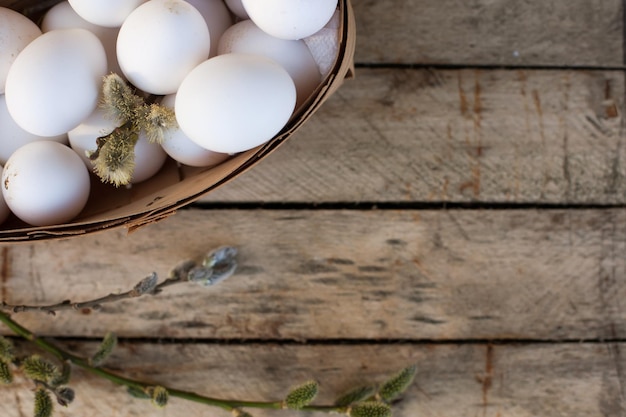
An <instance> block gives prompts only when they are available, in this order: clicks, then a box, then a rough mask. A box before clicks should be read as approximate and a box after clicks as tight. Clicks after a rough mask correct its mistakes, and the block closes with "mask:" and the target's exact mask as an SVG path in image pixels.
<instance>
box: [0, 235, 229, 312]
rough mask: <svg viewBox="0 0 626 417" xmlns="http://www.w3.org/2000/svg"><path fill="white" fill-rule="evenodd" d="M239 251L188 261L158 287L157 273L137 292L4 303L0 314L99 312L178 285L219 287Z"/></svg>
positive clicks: (138, 286) (223, 249)
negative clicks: (39, 302)
mask: <svg viewBox="0 0 626 417" xmlns="http://www.w3.org/2000/svg"><path fill="white" fill-rule="evenodd" d="M236 255H237V250H236V249H235V248H232V247H227V246H226V247H221V248H218V249H216V250H214V251H212V252H210V253H209V254H208V255H207V256H206V257H205V258H204V260H203V261H202V264H201V265H197V264H196V262H194V261H187V262H184V263H182V264H180V265H178V266H177V267H176V268H175V269H174V270H173V271H172V272H171V274H170V277H168V278H167V279H166V280H164V281H163V282H161V283H157V281H158V277H157V274H156V272H153V273H152V274H151V275H149V276H147V277H146V278H144V279H142V280H141V281H139V282H138V283H137V284H136V285H135V286H134V287H133V289H131V290H129V291H126V292H123V293H116V294H113V293H112V294H109V295H106V296H104V297H99V298H95V299H92V300H88V301H81V302H73V301H71V300H64V301H61V302H59V303H56V304H50V305H41V306H34V305H13V304H9V303H6V302H5V301H4V300H3V301H2V302H0V310H2V311H5V312H7V313H22V312H26V311H38V312H44V313H48V314H51V315H55V314H56V312H57V311H61V310H82V309H85V308H89V309H98V308H99V307H101V306H102V304H105V303H112V302H115V301H120V300H126V299H129V298H136V297H141V296H142V295H146V294H149V295H156V294H159V293H160V292H161V291H162V290H163V288H166V287H169V286H171V285H175V284H181V283H185V282H189V281H193V282H196V283H200V284H201V285H204V286H211V285H215V284H217V283H219V282H222V281H224V280H225V279H226V278H228V277H229V276H231V275H232V274H233V273H234V271H235V268H236V267H237V263H236V261H235V256H236Z"/></svg>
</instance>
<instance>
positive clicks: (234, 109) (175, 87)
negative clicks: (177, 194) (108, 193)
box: [0, 0, 339, 226]
mask: <svg viewBox="0 0 626 417" xmlns="http://www.w3.org/2000/svg"><path fill="white" fill-rule="evenodd" d="M338 26H339V24H338V12H337V0H187V1H184V0H69V1H65V2H61V3H58V4H57V5H56V6H54V7H52V8H51V9H50V10H49V11H48V12H47V13H46V14H45V16H44V17H43V19H42V20H41V22H40V24H39V25H37V24H35V23H34V22H33V21H31V20H29V19H28V18H27V17H25V16H23V15H21V14H19V13H17V12H15V11H13V10H10V9H8V8H2V7H0V164H1V165H3V166H4V169H3V172H2V197H3V198H2V199H0V222H2V221H4V220H5V219H6V218H7V217H8V216H9V214H10V212H13V213H14V214H15V216H17V217H18V218H19V219H21V220H22V221H24V222H26V223H28V224H30V225H33V226H46V225H53V224H60V223H64V222H67V221H70V220H71V219H73V218H74V217H76V216H77V215H78V214H79V213H80V212H81V211H82V209H83V208H84V206H85V204H86V203H87V200H88V198H89V193H90V184H91V178H90V176H91V175H92V163H91V161H89V159H88V158H87V157H86V151H92V150H95V148H96V139H97V138H98V137H101V136H104V135H107V134H108V133H110V132H111V131H113V129H114V128H115V127H116V124H118V123H119V122H118V121H115V120H111V119H110V118H108V117H107V115H105V114H103V112H102V110H101V109H100V107H99V106H98V104H99V100H100V95H101V86H102V79H103V77H104V76H105V75H106V74H108V73H111V72H115V73H117V74H119V75H121V76H122V77H123V78H124V79H126V80H127V81H128V82H129V83H130V84H131V85H133V86H134V87H135V88H137V91H138V94H140V95H144V96H145V97H147V96H159V97H160V98H161V99H160V104H161V105H163V106H167V107H170V108H172V109H174V111H175V114H176V120H177V122H178V125H179V129H177V130H175V131H173V132H172V133H171V135H170V137H168V138H167V139H166V140H165V142H164V143H163V144H162V145H159V144H154V143H149V142H148V140H147V139H146V138H145V137H143V135H140V138H139V141H138V143H137V145H136V148H135V169H134V172H133V177H132V181H131V183H135V184H136V183H138V182H141V181H144V180H146V179H148V178H150V177H151V176H153V175H154V174H156V172H158V171H159V170H160V168H161V167H162V165H163V164H164V162H165V160H166V159H167V158H168V155H169V157H171V158H173V159H174V160H176V161H177V162H178V163H180V164H183V165H189V166H195V167H203V166H212V165H215V164H217V163H219V162H221V161H223V160H224V159H226V158H228V157H229V155H232V154H235V153H238V152H242V151H246V150H249V149H252V148H254V147H256V146H258V145H261V144H263V143H265V142H267V141H268V140H270V139H271V138H272V137H274V136H275V135H276V134H277V133H278V132H279V131H280V130H281V129H282V128H283V127H284V126H285V124H286V123H287V122H288V120H289V118H290V117H291V116H292V114H293V112H294V110H295V109H297V108H298V106H300V105H301V104H302V103H303V102H304V101H305V100H306V99H307V98H308V97H309V96H310V95H311V93H312V92H313V91H314V90H315V89H316V88H317V87H318V86H319V85H320V82H321V81H322V79H323V78H324V77H325V76H326V75H327V74H328V72H329V71H330V65H331V63H332V62H333V60H334V57H335V55H336V51H337V46H338V45H337V36H338V35H337V29H338ZM320 45H321V46H320Z"/></svg>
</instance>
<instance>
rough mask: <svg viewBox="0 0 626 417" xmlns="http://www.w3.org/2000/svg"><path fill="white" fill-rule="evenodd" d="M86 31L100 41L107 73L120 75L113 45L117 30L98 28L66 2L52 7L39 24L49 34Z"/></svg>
mask: <svg viewBox="0 0 626 417" xmlns="http://www.w3.org/2000/svg"><path fill="white" fill-rule="evenodd" d="M75 28H82V29H87V30H88V31H90V32H91V33H93V34H94V35H96V36H97V37H98V39H100V42H102V46H104V50H105V51H106V54H107V64H108V72H114V73H116V74H120V75H122V70H121V69H120V66H119V65H118V63H117V52H116V51H115V43H116V42H117V33H118V32H119V31H120V30H119V28H110V27H104V26H98V25H95V24H93V23H91V22H88V21H86V20H85V19H83V18H82V17H80V16H79V15H78V13H76V11H74V9H73V8H72V6H71V5H70V4H69V2H67V1H63V2H61V3H58V4H57V5H55V6H54V7H52V8H51V9H50V10H48V12H47V13H46V14H45V15H44V17H43V20H42V22H41V30H42V31H43V32H44V33H45V32H50V31H51V30H55V29H75Z"/></svg>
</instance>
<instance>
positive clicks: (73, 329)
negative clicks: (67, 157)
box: [0, 209, 626, 340]
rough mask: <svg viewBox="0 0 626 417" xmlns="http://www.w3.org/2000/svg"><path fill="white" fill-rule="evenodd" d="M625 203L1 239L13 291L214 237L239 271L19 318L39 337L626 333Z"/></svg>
mask: <svg viewBox="0 0 626 417" xmlns="http://www.w3.org/2000/svg"><path fill="white" fill-rule="evenodd" d="M624 225H626V212H624V211H623V210H617V209H616V210H582V211H579V210H539V211H536V210H512V211H510V210H503V211H495V210H493V211H491V210H485V211H476V210H448V211H417V210H405V211H402V210H400V211H396V210H372V211H343V210H312V211H308V210H296V211H289V210H287V211H282V210H277V211H266V210H247V211H246V210H240V211H237V210H215V211H213V210H209V211H205V210H185V211H182V212H180V213H178V214H177V215H175V216H174V217H172V218H169V219H167V220H165V221H163V222H161V223H157V224H154V225H150V226H147V227H145V228H144V229H141V230H139V231H137V232H135V233H134V234H131V235H129V236H127V237H123V236H122V234H121V232H119V231H114V232H105V233H102V234H97V235H93V236H89V237H81V238H75V239H71V240H67V241H61V242H52V243H36V244H33V245H24V246H12V247H3V248H2V251H1V252H0V254H1V257H2V264H3V265H4V266H3V268H1V270H2V271H3V272H2V280H1V282H2V286H1V287H0V289H1V291H2V295H3V297H2V298H4V299H6V300H7V301H9V302H11V303H52V302H58V301H61V300H64V299H66V298H70V299H73V300H76V301H78V300H81V299H85V298H87V297H88V298H93V297H95V296H98V295H105V294H108V293H111V292H118V291H122V290H128V289H130V288H132V287H133V285H134V284H135V283H136V282H138V281H139V279H141V278H142V277H143V276H144V275H147V274H148V273H150V272H151V271H153V270H154V271H157V272H158V273H159V274H161V275H165V274H166V273H167V271H168V270H169V269H170V268H171V267H172V266H173V265H174V264H176V263H178V262H179V261H181V260H183V259H187V258H189V257H194V256H196V255H197V254H201V253H202V252H203V251H205V250H208V249H212V248H214V247H217V246H220V245H234V246H236V247H238V248H239V249H240V252H241V253H240V265H241V268H240V270H239V273H238V274H237V275H236V276H235V277H233V278H231V279H230V280H229V281H227V282H225V283H223V284H220V285H219V286H218V287H213V288H208V289H199V288H198V287H197V286H196V285H195V284H189V285H185V286H180V287H178V288H176V287H174V288H172V289H171V291H168V293H167V294H165V295H162V296H157V297H144V298H140V299H137V300H133V301H125V302H120V303H118V304H115V305H111V306H108V307H107V306H105V307H104V308H103V309H102V311H100V312H97V313H92V314H90V315H84V314H81V313H80V312H71V311H70V312H63V313H60V314H59V315H58V316H57V317H54V318H52V317H45V316H42V315H41V314H31V313H29V314H23V315H21V316H20V317H21V320H23V322H24V323H25V324H27V325H28V327H31V328H33V329H34V330H36V331H37V332H39V333H43V334H46V335H69V336H94V335H99V334H102V333H104V332H105V331H107V330H109V329H111V328H112V329H114V330H115V331H117V332H118V333H119V334H120V335H122V336H127V337H173V338H177V337H183V338H188V337H203V338H216V339H270V340H284V339H296V340H308V339H407V340H423V339H428V340H466V339H467V340H470V339H474V340H476V339H478V340H482V339H544V340H563V339H574V340H578V339H583V340H584V339H615V338H623V337H625V336H626V316H625V314H626V312H625V311H624V310H623V309H622V308H621V302H620V300H622V299H624V297H626V261H625V260H624V257H623V256H622V254H623V253H624V252H625V251H626V226H624Z"/></svg>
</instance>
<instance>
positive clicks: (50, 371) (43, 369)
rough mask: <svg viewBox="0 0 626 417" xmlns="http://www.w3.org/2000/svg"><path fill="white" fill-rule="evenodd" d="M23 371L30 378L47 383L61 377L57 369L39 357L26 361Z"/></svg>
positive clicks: (32, 357)
mask: <svg viewBox="0 0 626 417" xmlns="http://www.w3.org/2000/svg"><path fill="white" fill-rule="evenodd" d="M22 370H23V371H24V374H25V375H26V376H27V377H28V378H30V379H33V380H35V381H41V382H45V383H48V382H50V381H52V380H53V379H54V378H56V377H57V376H58V375H59V371H58V369H57V367H56V366H55V365H54V364H52V363H50V362H48V361H46V360H44V359H42V358H41V357H40V356H39V355H32V356H30V357H28V358H26V359H24V361H23V362H22Z"/></svg>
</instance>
